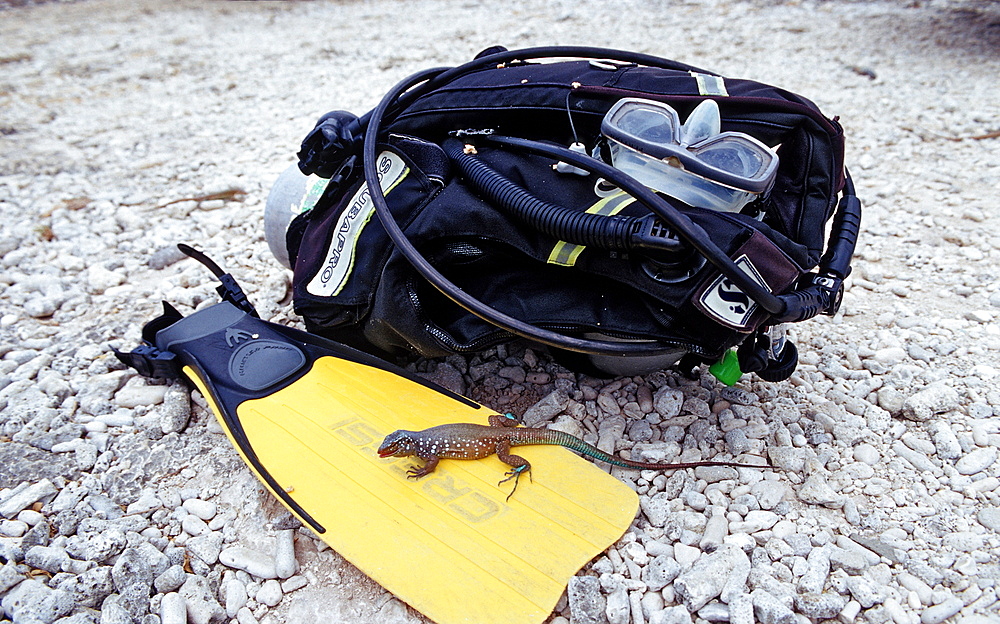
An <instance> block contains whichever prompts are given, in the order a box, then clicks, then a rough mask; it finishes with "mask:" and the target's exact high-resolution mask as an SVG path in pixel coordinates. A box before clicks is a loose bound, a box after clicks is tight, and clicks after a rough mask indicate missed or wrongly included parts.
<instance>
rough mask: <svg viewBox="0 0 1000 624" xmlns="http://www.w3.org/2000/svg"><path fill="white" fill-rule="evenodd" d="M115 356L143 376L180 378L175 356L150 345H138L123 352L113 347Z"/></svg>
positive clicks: (178, 365)
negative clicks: (129, 350) (127, 351)
mask: <svg viewBox="0 0 1000 624" xmlns="http://www.w3.org/2000/svg"><path fill="white" fill-rule="evenodd" d="M114 351H115V356H116V357H117V358H118V359H119V360H121V362H122V363H123V364H125V365H126V366H131V367H132V368H134V369H135V370H136V371H138V372H139V374H140V375H142V376H143V377H155V378H158V379H180V377H181V369H180V364H179V363H178V362H177V356H176V355H174V354H173V353H171V352H170V351H162V350H160V349H157V348H156V347H154V346H152V345H140V346H138V347H136V348H135V349H132V351H131V352H129V353H125V352H122V351H119V350H118V349H115V350H114Z"/></svg>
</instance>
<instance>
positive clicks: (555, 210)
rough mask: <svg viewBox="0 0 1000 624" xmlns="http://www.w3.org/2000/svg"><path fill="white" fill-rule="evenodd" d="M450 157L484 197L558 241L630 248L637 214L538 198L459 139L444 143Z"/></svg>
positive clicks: (622, 248)
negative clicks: (609, 212) (577, 207)
mask: <svg viewBox="0 0 1000 624" xmlns="http://www.w3.org/2000/svg"><path fill="white" fill-rule="evenodd" d="M443 147H444V151H445V153H446V154H447V155H448V158H450V159H451V161H452V162H453V163H454V164H455V165H456V166H457V167H458V169H459V171H461V172H462V176H464V177H465V179H466V180H467V181H468V182H469V183H470V184H471V185H472V188H473V189H475V190H476V192H478V193H479V194H480V195H481V196H482V197H483V199H485V200H487V201H488V202H490V203H491V204H493V205H494V206H498V207H500V208H502V209H504V210H506V211H508V212H509V213H511V214H512V215H513V216H514V217H516V218H517V219H519V220H520V221H522V222H524V223H526V224H528V225H530V226H532V227H533V228H535V229H537V230H538V231H540V232H542V233H543V234H546V235H548V236H551V237H553V238H555V239H557V240H562V241H566V242H568V243H573V244H574V245H585V246H593V247H597V248H599V249H608V250H620V251H630V250H631V249H632V248H633V245H632V244H631V242H632V232H633V231H635V229H636V228H637V227H638V219H637V218H636V217H623V216H619V215H599V214H594V213H591V212H582V211H578V210H572V209H570V208H566V207H565V206H559V205H557V204H552V203H549V202H547V201H545V200H543V199H539V198H538V197H535V196H534V195H532V194H531V193H529V192H528V191H527V190H525V189H524V188H522V187H521V186H518V185H517V184H515V183H514V182H512V181H510V180H509V179H507V178H506V177H504V176H503V175H502V174H500V173H499V172H497V171H496V170H494V169H493V168H492V167H490V166H489V165H487V164H486V163H484V162H482V161H481V160H480V159H479V158H477V157H475V156H473V155H471V154H466V153H465V144H464V143H462V142H461V141H459V140H458V139H448V140H446V141H445V142H444V145H443Z"/></svg>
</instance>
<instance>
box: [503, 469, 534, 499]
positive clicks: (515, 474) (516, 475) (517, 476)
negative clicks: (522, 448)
mask: <svg viewBox="0 0 1000 624" xmlns="http://www.w3.org/2000/svg"><path fill="white" fill-rule="evenodd" d="M525 472H527V473H528V480H529V481H530V480H531V466H529V465H527V464H525V465H523V466H517V467H516V468H514V469H513V470H511V471H509V472H505V473H504V476H505V477H507V478H506V479H501V480H500V482H499V483H497V485H503V484H504V483H506V482H508V481H510V480H511V479H513V480H514V489H512V490H511V491H510V494H508V495H507V500H508V501H509V500H510V497H511V496H513V495H514V492H516V491H517V483H518V481H520V480H521V474H523V473H525Z"/></svg>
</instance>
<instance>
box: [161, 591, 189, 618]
mask: <svg viewBox="0 0 1000 624" xmlns="http://www.w3.org/2000/svg"><path fill="white" fill-rule="evenodd" d="M160 624H187V602H185V600H184V597H183V596H181V595H180V594H178V593H177V592H170V593H169V594H164V595H163V599H162V600H161V601H160Z"/></svg>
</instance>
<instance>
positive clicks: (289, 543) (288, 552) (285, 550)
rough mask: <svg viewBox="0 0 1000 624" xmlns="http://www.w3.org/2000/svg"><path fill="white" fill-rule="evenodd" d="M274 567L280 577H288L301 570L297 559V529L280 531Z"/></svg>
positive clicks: (275, 548) (277, 538) (275, 546)
mask: <svg viewBox="0 0 1000 624" xmlns="http://www.w3.org/2000/svg"><path fill="white" fill-rule="evenodd" d="M274 569H275V572H276V573H277V575H278V578H282V579H286V578H288V577H290V576H292V575H293V574H295V573H296V572H298V570H299V564H298V562H296V561H295V529H285V530H282V531H278V534H277V536H276V540H275V545H274Z"/></svg>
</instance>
